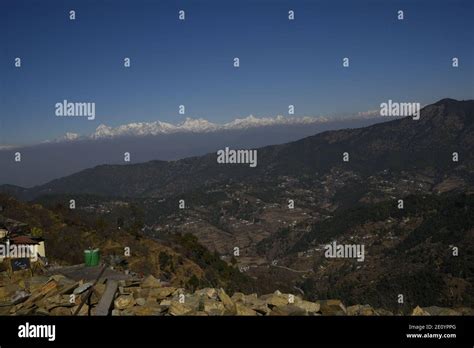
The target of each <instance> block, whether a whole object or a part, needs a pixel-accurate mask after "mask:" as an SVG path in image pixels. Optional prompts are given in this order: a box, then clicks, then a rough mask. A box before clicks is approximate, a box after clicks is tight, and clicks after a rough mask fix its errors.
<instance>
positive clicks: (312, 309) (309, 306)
mask: <svg viewBox="0 0 474 348" xmlns="http://www.w3.org/2000/svg"><path fill="white" fill-rule="evenodd" d="M294 305H295V306H296V307H298V308H301V309H302V310H305V311H306V312H308V313H317V312H319V310H320V308H321V305H320V304H319V303H316V302H310V301H305V300H297V301H295V303H294Z"/></svg>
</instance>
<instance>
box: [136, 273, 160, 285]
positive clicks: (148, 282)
mask: <svg viewBox="0 0 474 348" xmlns="http://www.w3.org/2000/svg"><path fill="white" fill-rule="evenodd" d="M141 287H142V288H160V287H161V282H160V281H159V280H158V279H156V278H155V277H153V276H152V275H149V276H148V277H146V278H145V279H144V280H143V282H142V283H141Z"/></svg>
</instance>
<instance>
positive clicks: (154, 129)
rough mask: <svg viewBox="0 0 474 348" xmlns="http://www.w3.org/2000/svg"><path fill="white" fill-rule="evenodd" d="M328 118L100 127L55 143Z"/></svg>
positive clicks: (314, 121) (325, 119) (147, 123)
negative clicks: (92, 131) (85, 134)
mask: <svg viewBox="0 0 474 348" xmlns="http://www.w3.org/2000/svg"><path fill="white" fill-rule="evenodd" d="M327 121H329V119H327V118H325V117H309V116H307V117H284V116H276V117H261V118H259V117H255V116H253V115H250V116H247V117H245V118H237V119H235V120H233V121H232V122H229V123H224V124H216V123H212V122H209V121H208V120H205V119H203V118H197V119H194V118H189V117H188V118H186V119H185V120H184V121H183V122H181V123H178V124H176V125H174V124H171V123H167V122H161V121H155V122H134V123H128V124H124V125H121V126H118V127H110V126H107V125H105V124H101V125H99V126H98V127H97V128H96V130H95V132H94V133H92V134H91V135H88V136H80V135H78V134H76V133H66V134H65V135H64V136H62V137H60V138H58V139H56V141H74V140H79V139H106V138H115V137H120V136H147V135H159V134H172V133H208V132H216V131H222V130H239V129H249V128H257V127H266V126H275V125H291V124H295V125H296V124H314V123H323V122H327Z"/></svg>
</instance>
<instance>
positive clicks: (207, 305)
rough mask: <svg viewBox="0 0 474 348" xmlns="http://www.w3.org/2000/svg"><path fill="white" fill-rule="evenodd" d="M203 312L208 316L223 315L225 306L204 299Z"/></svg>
mask: <svg viewBox="0 0 474 348" xmlns="http://www.w3.org/2000/svg"><path fill="white" fill-rule="evenodd" d="M203 310H204V312H206V313H207V314H209V315H223V314H224V312H225V306H224V304H223V303H222V302H218V301H213V300H210V299H206V300H204V308H203Z"/></svg>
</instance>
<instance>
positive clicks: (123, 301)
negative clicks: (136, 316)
mask: <svg viewBox="0 0 474 348" xmlns="http://www.w3.org/2000/svg"><path fill="white" fill-rule="evenodd" d="M134 304H135V300H134V299H133V297H132V296H130V295H121V296H119V297H117V298H116V299H115V301H114V308H115V309H122V310H123V309H125V308H128V307H132V306H133V305H134Z"/></svg>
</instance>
